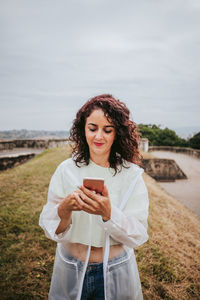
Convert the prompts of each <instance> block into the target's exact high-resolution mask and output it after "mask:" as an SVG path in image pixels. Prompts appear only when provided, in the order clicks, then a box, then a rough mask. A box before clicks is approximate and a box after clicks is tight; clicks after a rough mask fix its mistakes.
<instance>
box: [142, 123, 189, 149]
mask: <svg viewBox="0 0 200 300" xmlns="http://www.w3.org/2000/svg"><path fill="white" fill-rule="evenodd" d="M138 128H139V132H140V134H141V136H142V137H145V138H148V140H149V143H150V145H151V146H174V147H175V146H177V147H188V142H187V141H186V140H185V139H182V138H180V137H179V136H178V135H177V134H176V132H175V131H174V130H171V129H169V128H164V129H161V128H160V125H155V124H139V125H138Z"/></svg>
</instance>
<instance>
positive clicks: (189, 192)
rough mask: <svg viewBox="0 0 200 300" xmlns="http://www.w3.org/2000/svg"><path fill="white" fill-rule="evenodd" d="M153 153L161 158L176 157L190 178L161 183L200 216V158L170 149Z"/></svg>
mask: <svg viewBox="0 0 200 300" xmlns="http://www.w3.org/2000/svg"><path fill="white" fill-rule="evenodd" d="M152 154H153V155H154V156H156V157H159V158H170V159H174V160H175V161H176V163H177V164H178V165H179V167H180V168H181V169H182V170H183V172H184V173H185V174H186V176H187V178H188V179H179V180H176V181H175V182H159V184H160V185H161V186H162V187H163V188H164V189H165V190H166V191H167V192H168V193H170V194H171V195H172V196H174V197H175V198H176V199H178V200H180V201H181V202H182V203H183V204H184V205H186V206H187V207H188V208H190V209H191V210H192V211H193V212H194V213H195V214H196V215H197V216H199V217H200V159H197V158H193V157H192V156H189V155H186V154H182V153H174V152H169V151H153V152H152Z"/></svg>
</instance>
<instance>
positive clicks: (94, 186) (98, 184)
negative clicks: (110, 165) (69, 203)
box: [83, 177, 104, 194]
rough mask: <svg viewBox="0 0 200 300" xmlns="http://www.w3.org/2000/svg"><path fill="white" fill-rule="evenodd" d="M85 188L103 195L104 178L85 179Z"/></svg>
mask: <svg viewBox="0 0 200 300" xmlns="http://www.w3.org/2000/svg"><path fill="white" fill-rule="evenodd" d="M83 186H85V187H86V188H88V189H90V190H92V191H95V192H96V193H99V194H101V193H102V192H103V187H104V178H95V177H85V178H84V179H83Z"/></svg>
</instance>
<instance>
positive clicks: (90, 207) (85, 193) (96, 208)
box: [76, 185, 111, 221]
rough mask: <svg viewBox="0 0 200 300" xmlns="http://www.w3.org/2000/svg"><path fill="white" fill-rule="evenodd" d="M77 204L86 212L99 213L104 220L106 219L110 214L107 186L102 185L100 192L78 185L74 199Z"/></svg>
mask: <svg viewBox="0 0 200 300" xmlns="http://www.w3.org/2000/svg"><path fill="white" fill-rule="evenodd" d="M76 200H77V201H78V202H79V206H80V207H81V209H82V210H84V211H85V212H87V213H90V214H94V215H100V216H101V217H102V218H103V220H104V221H108V220H109V219H110V216H111V204H110V198H109V195H108V190H107V187H106V186H105V185H104V189H103V192H102V194H96V193H94V192H93V191H91V190H89V189H87V188H85V187H84V186H81V187H80V193H79V197H78V198H77V199H76Z"/></svg>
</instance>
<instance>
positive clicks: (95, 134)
mask: <svg viewBox="0 0 200 300" xmlns="http://www.w3.org/2000/svg"><path fill="white" fill-rule="evenodd" d="M85 137H86V140H87V143H88V146H89V150H90V157H91V158H92V159H93V157H95V156H98V158H99V157H100V156H101V157H102V158H104V159H107V160H108V158H109V155H110V150H111V147H112V144H113V142H114V139H115V128H114V125H113V124H112V123H110V122H109V121H108V120H107V119H106V117H105V115H104V112H103V111H102V110H101V109H95V110H94V111H93V112H92V113H91V114H90V116H89V117H88V118H87V119H86V122H85Z"/></svg>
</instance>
